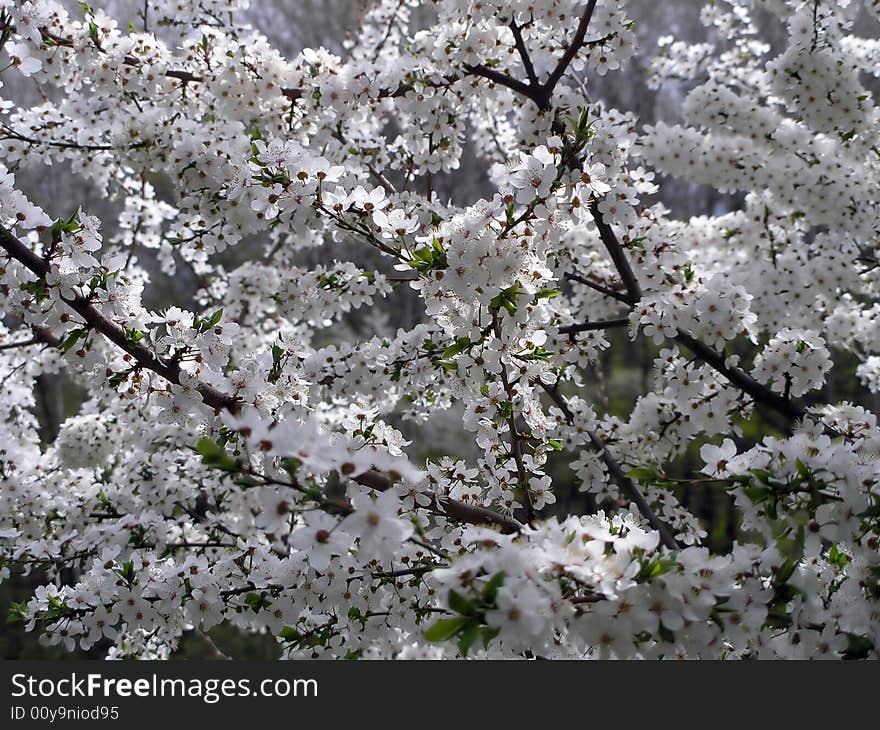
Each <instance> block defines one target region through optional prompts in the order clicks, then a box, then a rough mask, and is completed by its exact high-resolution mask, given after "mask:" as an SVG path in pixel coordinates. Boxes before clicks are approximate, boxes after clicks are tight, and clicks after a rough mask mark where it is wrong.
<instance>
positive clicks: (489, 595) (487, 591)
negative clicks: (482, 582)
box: [483, 570, 505, 607]
mask: <svg viewBox="0 0 880 730" xmlns="http://www.w3.org/2000/svg"><path fill="white" fill-rule="evenodd" d="M504 577H505V575H504V571H503V570H502V571H499V572H498V573H495V575H493V576H492V577H491V578H490V579H489V580H488V582H487V583H486V586H485V587H484V588H483V603H485V604H486V605H487V606H492V607H494V606H495V596H497V595H498V589H499V588H501V586H502V585H503V584H504Z"/></svg>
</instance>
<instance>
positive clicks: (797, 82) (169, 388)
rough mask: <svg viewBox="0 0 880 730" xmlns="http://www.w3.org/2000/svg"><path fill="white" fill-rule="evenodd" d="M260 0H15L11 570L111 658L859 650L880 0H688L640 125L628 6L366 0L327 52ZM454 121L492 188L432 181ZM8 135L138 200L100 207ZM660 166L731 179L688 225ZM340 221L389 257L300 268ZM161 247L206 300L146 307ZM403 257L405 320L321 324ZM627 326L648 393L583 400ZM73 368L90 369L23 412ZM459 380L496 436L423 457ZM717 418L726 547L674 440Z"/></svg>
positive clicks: (7, 448)
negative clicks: (27, 578)
mask: <svg viewBox="0 0 880 730" xmlns="http://www.w3.org/2000/svg"><path fill="white" fill-rule="evenodd" d="M244 4H245V0H197V1H196V0H193V1H192V2H183V1H182V0H149V1H148V2H147V3H146V6H145V11H144V13H143V18H142V19H143V26H142V27H135V26H134V25H132V26H131V27H129V28H120V27H119V26H118V24H117V22H116V21H115V20H113V19H112V18H111V17H108V15H106V14H105V13H104V12H102V11H101V10H100V9H98V8H92V7H90V6H89V5H86V4H83V5H82V7H81V8H79V9H78V10H72V9H69V8H67V9H66V8H65V7H62V5H61V4H59V3H58V2H55V1H54V0H0V45H2V46H3V49H4V51H5V54H6V56H7V57H8V63H7V64H4V65H5V70H4V73H3V76H2V78H4V79H8V78H9V77H10V76H12V75H16V74H17V75H24V76H27V77H33V78H34V79H35V80H37V82H38V83H39V84H40V86H41V88H42V89H44V96H43V99H44V100H43V102H41V103H39V104H37V105H36V106H30V107H27V106H25V105H21V104H17V103H16V102H15V100H14V99H2V100H0V145H2V153H0V162H2V167H0V224H2V227H0V246H2V256H0V302H2V307H3V310H2V311H3V315H4V316H3V320H2V325H0V383H2V386H0V387H2V398H0V579H5V578H9V576H10V575H11V573H13V572H25V573H27V572H29V571H32V570H35V569H39V570H41V571H44V575H45V576H46V580H45V581H44V584H43V585H42V586H40V587H39V588H38V589H37V590H36V593H35V595H33V597H32V598H31V599H30V600H29V601H27V602H26V603H22V604H17V605H15V606H13V612H12V616H11V618H12V619H18V620H21V621H23V622H25V623H26V625H27V627H28V628H29V629H33V630H35V631H38V632H40V634H41V635H42V637H43V638H44V640H46V641H48V642H50V643H63V644H64V645H65V646H67V647H68V648H69V649H74V648H75V647H77V646H79V647H82V648H88V647H90V646H92V645H94V644H95V643H96V642H98V641H105V640H107V639H109V640H111V641H112V643H113V648H112V649H111V655H112V656H158V657H162V656H166V655H167V654H168V653H169V652H170V651H172V650H173V649H174V648H175V646H176V645H177V643H178V641H179V639H180V637H181V636H182V635H183V633H184V632H186V631H188V630H192V629H198V630H202V631H204V630H208V629H210V628H211V627H212V626H214V625H216V624H218V623H220V622H228V623H229V624H232V625H234V626H237V627H239V628H241V629H242V630H244V631H251V632H270V633H271V634H272V635H274V636H276V637H277V640H278V641H279V642H280V644H281V645H282V647H283V650H284V653H285V656H289V657H310V656H334V657H364V658H368V657H453V656H459V655H467V656H475V657H517V656H526V657H533V656H540V657H546V658H557V657H558V658H579V657H617V658H631V657H645V658H657V657H703V658H709V657H754V656H757V657H803V656H827V657H876V656H877V655H878V652H880V551H878V539H880V486H878V476H880V461H878V456H880V428H878V425H877V419H876V416H875V415H874V414H873V413H871V412H870V411H868V410H866V409H865V408H864V407H861V406H860V405H858V404H852V403H826V402H823V399H822V398H821V394H820V393H819V392H818V391H819V390H820V389H821V388H822V386H823V384H824V382H825V379H826V377H828V376H829V373H831V372H833V371H834V370H835V369H836V367H837V366H836V365H834V359H833V354H834V353H835V352H841V351H849V352H850V353H851V354H852V356H853V357H854V359H856V360H857V361H858V363H859V364H858V366H857V371H856V373H855V374H856V375H857V376H858V377H859V378H860V379H861V381H862V382H863V383H864V384H865V386H866V387H867V388H870V389H871V390H876V389H877V388H880V326H878V317H880V276H878V271H880V263H878V255H880V254H878V247H880V195H878V190H880V148H878V132H880V113H878V109H877V107H876V106H875V105H874V104H873V99H872V96H871V94H870V93H869V91H867V90H866V88H865V83H866V79H867V78H868V77H869V76H870V75H871V74H873V75H874V76H877V75H878V74H880V42H878V41H877V40H871V39H866V38H861V37H859V35H858V33H857V31H858V29H859V26H858V24H857V23H856V19H857V18H859V17H866V15H865V14H870V13H873V14H874V16H877V15H878V13H880V3H878V2H877V0H864V1H863V2H858V1H857V0H751V1H750V0H715V1H714V2H707V3H705V7H703V8H702V12H701V20H702V21H703V22H704V23H705V24H706V25H707V26H710V27H714V28H715V29H716V31H717V32H716V33H715V34H714V37H716V38H717V39H718V40H717V43H715V44H709V43H707V44H698V45H693V44H688V43H683V42H678V41H673V40H672V39H668V41H667V40H665V39H664V42H663V43H661V45H660V47H659V49H657V52H656V53H655V54H654V55H655V58H654V61H653V66H652V81H653V82H654V83H656V84H658V85H659V84H662V83H664V82H665V81H667V80H669V79H679V80H681V79H688V80H690V85H689V87H688V88H690V89H691V91H690V92H689V95H688V96H687V100H686V102H685V105H684V109H683V114H684V123H683V124H680V125H674V126H671V125H665V124H657V125H656V126H653V127H651V126H645V125H643V124H641V123H640V122H639V120H638V119H637V118H635V116H634V115H633V114H631V113H628V112H627V111H625V110H617V109H613V108H610V107H608V106H607V105H605V104H603V103H601V102H599V101H597V100H595V99H592V98H591V97H590V79H591V78H594V77H595V76H596V75H605V74H606V73H608V72H613V71H614V70H615V69H618V68H619V67H620V66H621V65H622V64H624V63H625V62H626V60H627V59H628V58H629V57H630V56H631V55H632V53H633V52H634V35H633V32H634V31H633V27H634V22H638V18H634V19H631V18H630V17H629V15H628V12H627V8H626V4H625V2H623V1H622V0H513V1H510V0H504V2H502V1H501V0H434V2H431V3H428V2H423V3H418V2H416V1H415V0H374V1H373V2H370V3H368V4H367V10H366V14H365V16H364V17H363V19H362V22H361V24H360V27H359V29H358V32H357V34H356V37H354V38H352V39H351V41H350V43H349V46H348V52H347V54H346V57H345V59H342V58H341V57H338V56H335V55H332V54H330V53H329V52H326V51H325V50H323V49H317V50H313V49H312V50H305V51H303V52H302V53H300V54H299V55H298V56H296V57H295V58H291V59H285V58H282V57H281V56H280V55H279V54H278V53H277V52H276V51H275V50H273V48H272V47H271V46H270V45H269V44H268V42H267V41H266V40H265V38H264V37H263V36H261V35H260V34H259V33H258V32H256V31H255V30H253V29H252V28H250V27H248V26H247V25H244V24H243V22H242V21H241V20H240V16H239V15H238V11H239V10H240V9H241V6H243V5H244ZM417 5H422V6H426V8H422V10H425V9H427V10H428V11H430V12H427V13H425V12H420V13H419V15H418V17H419V18H425V17H427V18H431V20H429V21H428V22H427V24H426V25H425V26H424V27H421V26H419V24H417V23H416V22H415V21H414V18H415V16H412V15H411V11H412V9H413V8H414V7H415V6H417ZM756 13H761V14H763V15H762V16H761V17H772V18H775V21H774V22H777V23H780V24H782V25H783V26H785V27H787V29H788V34H787V37H788V42H787V45H786V47H785V48H784V49H782V50H781V51H773V52H771V49H770V47H769V46H768V45H766V44H765V43H763V42H762V41H761V38H760V35H759V33H758V32H757V27H756V17H757V15H756ZM465 150H467V152H466V154H469V155H470V154H476V155H478V156H480V157H481V158H482V159H483V160H484V161H485V164H486V167H487V169H489V171H490V173H489V174H490V177H491V181H492V186H493V189H494V191H495V192H494V194H492V195H491V196H488V197H486V198H485V199H478V200H471V201H456V203H453V202H450V201H448V200H443V199H441V197H440V196H439V195H438V194H437V193H436V192H434V191H433V190H432V182H431V180H432V175H434V176H437V175H441V174H444V175H450V176H453V179H454V175H455V171H456V169H457V168H458V166H459V162H460V160H461V158H462V155H463V154H465ZM62 163H63V164H62ZM24 169H28V170H34V169H40V170H43V171H44V174H46V175H61V174H63V175H75V176H79V177H80V178H85V179H88V180H89V181H90V183H91V184H94V185H97V186H98V187H99V188H100V189H101V190H102V191H104V192H105V193H106V195H107V196H108V197H115V198H117V199H119V200H121V201H122V203H123V210H122V213H121V215H120V219H119V225H118V232H116V233H114V234H113V235H112V236H104V235H102V227H101V222H100V221H99V220H97V219H96V218H95V217H94V216H92V215H90V214H89V211H88V210H83V209H81V208H80V209H77V210H75V211H74V212H73V213H72V214H71V210H63V211H62V210H48V209H43V208H41V207H37V206H36V205H34V204H32V202H30V200H29V199H28V197H27V196H26V195H25V194H24V193H23V192H21V191H20V190H19V189H17V188H16V183H15V175H16V173H17V172H18V171H19V170H24ZM62 171H63V172H62ZM653 171H656V172H659V173H662V174H663V175H668V176H674V177H682V178H686V179H689V180H692V181H695V182H699V183H707V184H709V185H711V186H713V187H715V188H716V189H718V190H721V191H737V192H740V193H742V194H743V196H744V197H743V200H744V203H743V205H742V206H741V207H740V209H738V210H736V211H735V212H730V213H726V214H724V215H720V216H711V215H706V216H702V217H695V218H692V219H690V220H686V221H683V220H676V219H673V218H672V217H670V215H669V214H668V211H667V210H666V209H665V208H664V206H663V205H662V204H660V203H656V202H652V201H651V199H650V196H651V195H652V194H653V193H655V192H656V191H657V185H656V184H655V183H654V181H653V180H654V172H653ZM160 177H161V178H163V179H167V180H171V181H172V182H173V185H174V188H175V196H174V199H173V200H169V199H165V198H164V197H162V196H159V195H158V194H157V192H156V190H155V189H154V183H155V181H156V180H157V179H159V178H160ZM45 207H46V206H44V208H45ZM243 239H246V240H247V241H251V242H253V241H256V242H258V243H259V246H258V247H257V249H258V250H259V253H258V255H255V256H253V257H250V258H249V259H248V260H245V261H244V262H243V263H239V264H236V265H235V266H234V267H227V266H225V265H222V264H221V263H220V257H219V254H220V253H221V252H223V251H224V250H225V249H227V248H230V247H234V246H236V245H239V246H244V245H245V244H244V242H243ZM341 242H344V243H346V244H347V245H348V249H342V248H340V247H339V246H338V245H336V244H338V243H341ZM328 244H333V245H334V249H333V250H334V251H339V250H351V251H361V250H365V249H370V250H374V251H375V252H378V255H379V256H380V258H379V259H377V260H379V261H380V262H381V263H380V264H379V265H378V266H377V267H376V270H367V269H364V268H363V267H362V266H358V265H356V264H355V262H354V261H351V260H348V261H345V260H331V259H330V257H329V256H328V257H326V258H325V260H324V263H322V264H321V265H319V266H317V267H315V268H306V267H303V266H298V265H296V263H295V262H296V260H297V259H296V257H297V255H298V254H299V253H301V252H302V251H303V250H304V249H306V248H308V247H320V246H325V245H328ZM257 249H255V248H254V247H250V248H247V250H248V251H253V250H257ZM353 258H356V257H353ZM224 260H227V259H224ZM147 262H158V263H157V264H156V266H154V267H153V268H150V267H149V266H146V263H147ZM159 266H161V269H162V271H163V272H164V273H165V274H167V275H173V274H174V273H175V270H176V267H181V266H185V267H188V268H189V269H191V270H192V271H194V272H195V274H196V275H197V276H198V279H199V281H200V282H201V289H200V291H199V293H198V301H197V303H195V304H192V303H189V304H187V303H186V302H181V303H180V304H181V306H179V307H178V306H172V307H168V308H166V309H163V310H162V311H152V310H151V309H150V308H149V307H147V306H145V305H144V304H143V303H142V297H143V295H144V292H145V290H146V289H147V288H148V287H149V286H150V276H151V274H150V272H151V271H155V270H156V269H157V268H158V267H159ZM407 287H408V288H411V289H412V290H414V291H415V292H417V294H418V296H419V297H420V298H421V300H422V301H423V304H424V313H425V316H424V319H423V321H422V323H420V324H418V325H417V326H415V327H413V328H411V329H408V330H399V331H398V332H397V333H396V334H395V335H394V336H393V337H387V336H378V335H377V336H372V333H366V334H365V335H364V336H363V338H361V339H360V340H359V341H353V342H347V343H345V344H335V345H329V346H322V339H323V342H326V341H327V340H326V339H325V338H323V336H322V332H324V331H326V330H327V328H331V327H334V326H335V324H336V323H337V322H339V320H340V318H341V317H342V316H344V315H345V314H346V313H347V312H350V311H351V310H354V309H358V308H369V307H374V306H377V305H376V304H374V302H376V300H379V299H387V300H389V302H392V303H393V300H394V297H396V296H399V293H400V292H401V290H402V289H405V288H407ZM191 310H192V311H191ZM614 328H621V329H623V330H625V333H626V334H627V335H628V336H629V337H631V338H634V339H635V338H649V339H650V340H652V341H653V343H655V344H656V346H657V348H656V349H654V350H652V351H653V352H659V355H658V356H657V357H656V359H655V360H654V361H653V363H652V367H653V383H651V384H650V387H649V388H648V389H647V392H644V393H643V394H642V395H641V396H640V397H639V398H638V400H637V401H636V403H635V404H634V406H633V408H632V410H631V412H630V413H629V414H628V416H627V417H625V418H621V417H619V416H615V415H612V414H609V413H602V412H599V411H598V410H597V406H596V405H595V401H594V400H592V399H591V398H590V395H591V391H592V390H593V389H594V388H595V386H596V384H595V383H594V382H593V381H592V380H591V377H590V373H591V372H593V371H592V370H591V366H592V365H593V364H594V363H595V361H596V359H597V358H598V357H599V355H600V354H601V353H602V352H603V351H604V350H605V349H607V348H608V347H609V346H610V341H609V338H608V336H609V330H611V329H614ZM616 341H620V340H616ZM734 352H736V353H737V354H734ZM61 371H66V372H67V373H68V374H69V376H71V377H73V378H75V379H76V380H77V381H78V382H79V383H80V384H81V385H82V386H83V388H84V389H85V391H86V393H87V395H86V398H85V400H84V402H83V403H82V406H81V408H80V409H79V411H78V413H77V414H76V415H75V416H73V417H70V418H68V419H66V420H65V421H64V422H63V423H62V424H61V427H60V432H59V433H58V436H57V438H55V439H54V440H53V442H52V443H50V444H48V445H46V444H41V442H40V438H39V435H38V423H37V420H36V417H35V415H34V412H33V406H34V402H35V401H34V388H35V380H36V379H37V378H38V377H40V376H53V375H55V374H58V373H59V372H61ZM455 409H460V410H459V411H455ZM450 410H452V412H460V413H461V414H462V415H461V428H462V434H463V436H462V438H468V439H471V440H472V441H473V442H474V444H475V445H476V447H477V449H478V450H479V454H480V455H479V457H478V458H476V459H475V460H473V461H472V462H467V461H466V460H461V459H456V458H455V456H454V455H450V456H449V457H445V458H436V459H430V460H428V461H427V463H424V462H423V463H416V460H415V459H414V458H412V456H411V455H410V456H407V446H408V444H407V442H406V441H405V440H404V438H403V435H402V433H401V432H400V430H398V428H395V427H394V426H393V425H392V424H393V423H397V424H398V426H399V425H400V423H402V422H406V421H412V422H417V423H421V424H423V428H425V429H428V430H430V428H431V424H432V422H433V421H435V420H436V419H437V417H438V414H442V413H444V412H447V411H450ZM759 417H760V418H761V419H763V422H764V423H767V424H771V425H772V433H773V435H768V436H765V437H764V438H763V439H762V440H760V441H759V442H757V443H754V442H752V443H749V442H748V440H747V439H743V438H740V435H741V434H742V431H741V428H742V426H743V425H744V424H746V423H748V422H749V421H750V420H754V419H756V418H759ZM694 443H696V444H698V445H701V448H700V450H699V451H700V455H701V456H702V459H703V462H704V464H703V465H702V474H693V475H692V478H691V479H689V483H691V484H692V485H695V488H715V489H723V490H726V491H727V492H728V493H729V494H730V495H731V497H732V499H733V500H734V502H735V505H736V510H737V514H738V518H739V520H740V521H741V526H740V529H739V532H738V540H737V541H736V542H735V543H734V544H733V547H732V548H731V549H730V550H729V551H728V552H726V553H724V554H714V553H712V552H710V550H709V549H708V548H707V547H706V546H705V545H704V542H705V537H706V532H705V530H704V527H703V526H702V525H701V523H700V520H699V519H698V517H697V516H696V515H694V514H692V513H691V512H690V511H688V510H687V509H686V508H685V507H684V506H683V505H682V504H681V503H680V502H679V501H678V500H677V499H676V496H675V494H676V486H677V482H676V481H674V480H673V479H672V478H671V477H670V476H669V465H670V464H671V463H672V461H673V460H674V459H675V458H676V457H677V456H679V455H680V454H681V453H682V452H683V451H684V450H685V449H686V448H688V447H689V446H691V445H693V444H694ZM550 457H552V458H553V459H554V460H558V459H564V460H565V461H566V463H567V464H568V467H569V472H568V473H569V474H570V479H571V480H573V482H574V485H575V486H574V489H575V490H577V489H580V490H581V491H582V492H586V493H587V494H588V495H589V499H588V500H586V501H588V502H589V503H590V504H595V505H596V506H597V507H596V509H595V510H593V511H592V512H591V513H590V514H568V515H566V514H564V513H563V512H562V511H561V510H559V509H558V507H559V505H557V506H555V507H553V506H551V505H553V504H554V502H555V501H556V494H557V493H558V492H559V490H560V489H563V488H564V489H566V490H569V489H571V485H570V484H563V485H560V484H557V483H554V481H553V480H552V479H551V477H550V476H549V475H548V474H547V473H546V472H547V463H548V458H550Z"/></svg>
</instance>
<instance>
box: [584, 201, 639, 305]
mask: <svg viewBox="0 0 880 730" xmlns="http://www.w3.org/2000/svg"><path fill="white" fill-rule="evenodd" d="M590 213H591V214H592V216H593V220H594V221H595V223H596V228H597V229H598V231H599V238H601V239H602V243H603V244H604V245H605V250H606V251H608V255H609V256H610V257H611V260H612V261H613V262H614V267H615V268H616V269H617V273H618V274H619V275H620V278H621V279H622V280H623V285H624V286H625V287H626V291H627V297H626V299H625V301H626V302H627V303H628V304H630V305H634V304H635V303H636V302H637V301H639V299H641V298H642V287H641V286H639V282H638V279H636V275H635V274H634V273H633V270H632V266H630V263H629V259H628V258H627V256H626V252H625V251H624V250H623V246H622V245H621V243H620V240H619V239H618V238H617V236H616V235H615V233H614V229H613V228H612V227H611V226H610V225H608V223H606V222H605V219H604V217H603V216H602V212H601V211H600V210H599V203H598V201H596V200H595V199H594V200H592V201H591V202H590Z"/></svg>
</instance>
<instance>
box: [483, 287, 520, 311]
mask: <svg viewBox="0 0 880 730" xmlns="http://www.w3.org/2000/svg"><path fill="white" fill-rule="evenodd" d="M518 295H519V283H517V284H514V285H513V286H509V287H507V289H504V290H503V291H501V292H500V293H498V294H496V295H495V296H494V297H492V299H491V300H489V309H493V310H496V311H497V310H499V309H501V308H502V307H503V308H504V309H506V310H507V313H508V314H516V298H517V296H518Z"/></svg>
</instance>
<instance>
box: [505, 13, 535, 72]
mask: <svg viewBox="0 0 880 730" xmlns="http://www.w3.org/2000/svg"><path fill="white" fill-rule="evenodd" d="M510 30H511V32H512V33H513V40H514V43H516V50H517V52H518V53H519V58H520V60H521V61H522V65H523V68H524V69H525V70H526V76H527V77H528V79H529V85H530V86H538V85H539V84H538V76H537V74H535V67H534V65H533V64H532V57H531V56H530V55H529V50H528V48H526V42H525V40H524V39H523V34H522V28H521V27H520V26H519V25H518V24H517V22H516V20H511V21H510Z"/></svg>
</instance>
